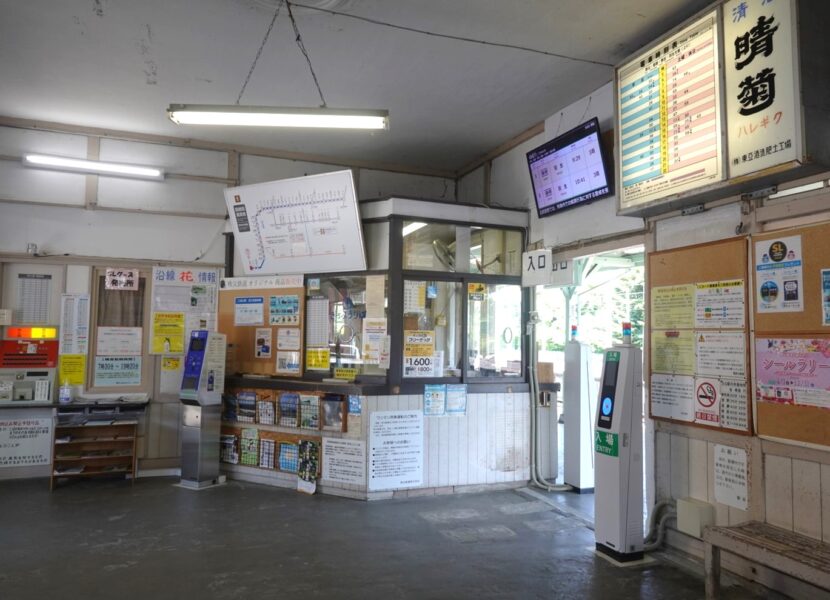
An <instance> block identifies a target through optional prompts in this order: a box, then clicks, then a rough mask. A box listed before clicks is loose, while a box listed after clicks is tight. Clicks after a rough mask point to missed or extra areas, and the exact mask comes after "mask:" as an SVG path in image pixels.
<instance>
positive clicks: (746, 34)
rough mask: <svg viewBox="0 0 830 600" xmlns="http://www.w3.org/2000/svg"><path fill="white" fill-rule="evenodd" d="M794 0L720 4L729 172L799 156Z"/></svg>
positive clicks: (734, 174)
mask: <svg viewBox="0 0 830 600" xmlns="http://www.w3.org/2000/svg"><path fill="white" fill-rule="evenodd" d="M794 26H795V3H794V2H793V0H730V1H729V2H727V3H726V4H724V6H723V32H724V72H725V79H726V85H725V89H724V95H725V96H726V114H727V118H726V123H727V127H728V132H727V137H728V141H729V143H728V148H729V176H730V177H732V178H734V177H739V176H741V175H746V174H747V173H753V172H755V171H760V170H762V169H766V168H768V167H774V166H776V165H780V164H782V163H785V162H790V161H795V160H799V159H800V158H801V153H800V148H801V140H800V136H801V114H800V108H801V107H800V103H799V102H797V101H796V100H797V98H798V94H799V90H798V87H797V85H798V77H797V73H798V61H797V58H798V57H797V48H796V35H795V33H794Z"/></svg>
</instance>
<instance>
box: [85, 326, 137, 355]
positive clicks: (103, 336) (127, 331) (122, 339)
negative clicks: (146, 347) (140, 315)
mask: <svg viewBox="0 0 830 600" xmlns="http://www.w3.org/2000/svg"><path fill="white" fill-rule="evenodd" d="M141 333H142V329H141V327H99V328H98V331H97V333H96V336H97V338H96V343H95V354H98V355H100V356H141Z"/></svg>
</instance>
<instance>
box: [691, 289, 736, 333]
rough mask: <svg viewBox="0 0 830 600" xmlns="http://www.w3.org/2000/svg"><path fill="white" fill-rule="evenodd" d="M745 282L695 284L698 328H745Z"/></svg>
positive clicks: (696, 324)
mask: <svg viewBox="0 0 830 600" xmlns="http://www.w3.org/2000/svg"><path fill="white" fill-rule="evenodd" d="M744 289H745V288H744V280H743V279H734V280H728V281H709V282H706V283H698V284H695V327H696V328H713V329H719V328H736V329H737V328H743V327H745V326H746V293H745V291H744Z"/></svg>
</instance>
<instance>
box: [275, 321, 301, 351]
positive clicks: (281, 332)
mask: <svg viewBox="0 0 830 600" xmlns="http://www.w3.org/2000/svg"><path fill="white" fill-rule="evenodd" d="M299 349H300V329H299V328H297V327H280V328H279V329H278V330H277V350H299Z"/></svg>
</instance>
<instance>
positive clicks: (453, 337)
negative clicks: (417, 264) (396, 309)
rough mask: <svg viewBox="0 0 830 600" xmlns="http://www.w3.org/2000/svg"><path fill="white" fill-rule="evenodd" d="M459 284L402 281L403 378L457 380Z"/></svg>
mask: <svg viewBox="0 0 830 600" xmlns="http://www.w3.org/2000/svg"><path fill="white" fill-rule="evenodd" d="M462 290H463V287H462V284H461V283H459V282H452V281H418V280H406V281H404V309H403V313H404V315H403V321H404V326H403V329H404V331H403V376H404V377H406V378H410V377H460V376H461V371H460V366H461V365H460V359H461V325H462V323H461V315H462V312H461V310H462V304H461V303H462V301H463V299H462V295H461V294H462Z"/></svg>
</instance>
